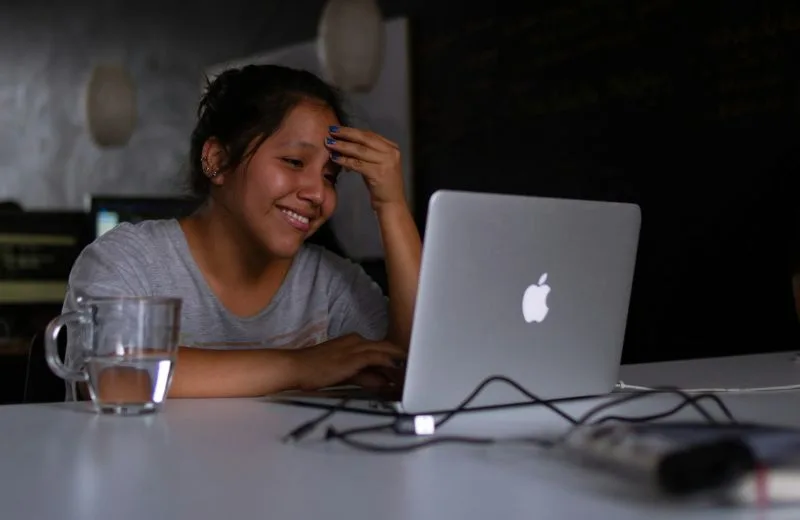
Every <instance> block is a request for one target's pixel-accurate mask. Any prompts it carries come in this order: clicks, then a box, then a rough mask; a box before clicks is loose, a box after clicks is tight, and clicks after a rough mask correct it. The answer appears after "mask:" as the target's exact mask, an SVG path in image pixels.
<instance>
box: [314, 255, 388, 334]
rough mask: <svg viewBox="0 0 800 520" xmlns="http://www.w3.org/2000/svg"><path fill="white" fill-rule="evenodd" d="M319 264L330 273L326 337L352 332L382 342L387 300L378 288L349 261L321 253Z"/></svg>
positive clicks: (360, 268) (384, 331)
mask: <svg viewBox="0 0 800 520" xmlns="http://www.w3.org/2000/svg"><path fill="white" fill-rule="evenodd" d="M323 261H324V262H325V263H327V264H328V266H329V267H330V268H331V269H332V270H333V281H332V283H331V289H330V295H329V296H330V300H329V301H330V305H329V324H328V336H329V337H330V338H331V339H333V338H338V337H341V336H346V335H347V334H353V333H355V334H359V335H361V336H363V337H364V338H366V339H369V340H372V341H380V340H383V339H385V338H386V333H387V330H388V326H389V318H388V316H389V311H388V300H387V299H386V296H384V294H383V291H382V290H381V288H380V286H379V285H378V284H377V283H375V281H374V280H373V279H372V278H370V276H369V275H368V274H367V273H366V271H364V269H363V268H362V267H361V266H360V265H358V264H356V263H354V262H352V261H350V260H346V259H344V258H341V257H338V256H336V255H333V254H332V253H328V252H325V253H324V254H323Z"/></svg>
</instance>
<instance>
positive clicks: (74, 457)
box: [0, 354, 800, 520]
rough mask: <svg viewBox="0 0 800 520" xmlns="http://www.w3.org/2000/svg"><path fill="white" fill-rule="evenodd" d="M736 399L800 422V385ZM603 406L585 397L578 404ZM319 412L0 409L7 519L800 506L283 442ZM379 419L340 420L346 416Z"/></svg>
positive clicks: (741, 410)
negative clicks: (691, 496) (670, 497)
mask: <svg viewBox="0 0 800 520" xmlns="http://www.w3.org/2000/svg"><path fill="white" fill-rule="evenodd" d="M787 359H788V355H786V354H782V355H776V356H767V357H763V358H758V359H754V358H751V357H748V358H743V359H742V360H740V363H738V364H737V363H735V362H725V363H728V364H729V365H730V366H734V367H735V368H730V367H729V369H728V370H729V371H730V372H731V373H732V374H734V375H735V372H736V371H737V370H745V371H746V372H747V373H748V374H752V373H754V372H760V373H761V374H762V375H764V374H765V372H764V371H761V370H758V368H759V367H757V366H756V365H758V363H760V367H761V368H762V369H763V370H766V371H769V370H775V369H776V367H779V366H780V367H783V364H782V363H783V362H785V361H786V360H787ZM704 363H705V364H707V365H708V366H717V367H718V366H720V363H719V362H708V361H702V362H691V363H689V364H680V363H679V364H677V365H675V364H672V365H670V364H666V365H662V366H667V367H672V369H673V375H674V376H675V377H687V376H686V370H687V367H688V368H692V367H694V370H692V371H690V372H691V373H694V372H697V373H702V372H703V371H705V370H708V367H707V366H706V367H705V369H704V366H703V364H704ZM723 365H724V363H723ZM676 366H677V368H676ZM742 367H744V369H743V368H742ZM782 369H785V370H786V372H785V373H781V374H782V375H781V377H784V378H791V376H792V374H793V373H794V372H793V371H792V370H794V367H792V366H790V367H789V368H786V367H783V368H781V370H782ZM652 370H653V369H652V368H651V367H647V366H641V367H625V369H624V370H623V378H624V379H625V380H626V382H628V383H630V384H664V383H669V382H670V381H668V380H669V377H668V374H667V371H665V370H663V369H661V370H656V371H655V375H658V376H659V377H660V378H661V380H658V381H652V380H645V379H646V378H647V376H648V371H652ZM797 372H798V377H797V378H795V379H794V381H795V382H800V368H798V369H797ZM715 374H716V375H715V377H717V379H716V380H715V381H714V382H715V383H717V384H721V383H724V381H722V379H724V378H722V379H720V378H721V377H722V376H721V371H720V370H719V369H718V370H716V371H715ZM649 375H650V376H652V375H653V373H650V374H649ZM706 375H708V374H706ZM701 379H702V378H701ZM699 382H700V381H698V383H699ZM787 382H788V379H787V380H781V381H779V382H778V383H779V384H787ZM732 383H733V382H732ZM751 383H752V381H751ZM706 384H708V383H706ZM740 384H741V382H740ZM758 384H759V386H763V385H765V384H769V380H761V381H760V382H759V383H758ZM703 386H705V385H703ZM725 400H726V402H727V403H728V404H729V405H730V406H731V408H732V411H733V412H734V413H735V414H737V416H738V418H739V419H749V420H762V421H768V422H772V423H777V424H789V425H795V426H800V392H782V393H769V394H738V395H729V396H726V397H725ZM667 401H669V403H668V402H667ZM672 402H674V398H672V397H670V396H659V397H649V398H647V400H646V402H645V401H639V402H638V403H633V404H632V405H631V406H630V407H629V408H628V409H627V410H626V411H627V412H628V413H648V412H651V413H652V412H653V411H657V410H659V409H665V408H668V407H669V404H670V403H672ZM589 406H590V403H585V402H584V403H573V404H572V405H570V406H569V407H568V409H569V411H572V412H575V411H580V410H586V409H588V408H589ZM318 413H319V412H318V411H316V410H309V409H303V408H294V407H289V406H286V405H281V404H276V403H269V402H265V401H264V400H245V399H230V400H224V399H220V400H183V401H171V402H169V403H168V404H167V406H166V409H165V411H164V413H162V414H159V415H155V416H149V417H138V418H115V417H100V416H96V415H93V414H91V413H87V412H86V411H85V409H84V408H83V406H82V405H76V404H46V405H14V406H5V407H0V439H2V442H0V511H1V512H2V513H1V515H2V518H3V519H4V520H21V519H35V520H41V519H50V518H53V519H56V518H58V519H63V520H94V519H114V520H129V519H133V520H157V519H162V518H163V519H187V520H201V519H224V520H228V519H230V520H233V519H256V518H258V519H261V518H264V519H270V520H283V519H292V520H315V519H339V518H341V519H347V520H361V519H369V520H394V519H401V518H402V519H413V520H421V519H433V520H445V519H459V520H462V519H463V520H471V519H476V520H477V519H480V520H485V519H498V520H499V519H503V520H506V519H509V520H510V519H517V518H519V519H525V520H530V519H537V520H539V519H549V518H566V519H572V518H591V519H592V520H600V519H613V520H626V519H637V520H638V519H641V518H647V519H648V520H656V519H661V518H682V519H694V518H703V519H711V518H714V519H717V518H718V519H743V518H752V519H771V518H798V517H800V510H799V509H793V510H775V511H770V512H768V513H767V514H764V513H759V512H757V511H755V510H736V509H729V508H727V509H726V508H723V507H711V506H708V505H697V504H683V503H679V502H674V503H669V502H665V501H659V500H657V499H654V498H653V497H651V496H648V495H647V494H642V493H640V492H639V491H638V490H637V489H636V488H634V487H632V486H630V485H629V484H628V483H627V482H625V481H624V480H618V479H615V478H612V477H610V476H608V475H606V474H604V473H599V472H592V471H588V470H586V469H582V468H579V467H577V466H574V465H571V464H568V463H564V462H562V461H559V460H557V459H554V458H551V457H547V456H543V455H541V454H539V453H538V452H537V450H536V449H535V448H532V447H526V446H520V445H495V446H465V445H441V446H435V447H431V448H427V449H424V450H422V451H417V452H412V453H406V454H400V455H397V454H391V455H386V454H373V453H365V452H359V451H354V450H353V449H351V448H348V447H346V446H343V445H340V444H334V443H324V442H321V441H319V440H318V439H319V437H320V436H321V433H322V432H321V431H320V432H318V433H317V434H315V435H312V436H311V438H309V439H308V440H306V441H303V442H301V443H299V444H296V445H291V444H284V443H281V442H280V438H281V437H282V436H283V435H284V434H285V433H286V432H288V431H289V430H290V429H292V428H293V427H294V426H296V425H297V424H299V423H300V422H303V421H304V420H306V419H308V418H311V417H313V416H315V415H316V414H318ZM689 413H691V412H689ZM375 421H376V419H375V418H366V417H363V416H354V415H341V416H339V415H337V416H336V417H335V418H334V419H333V424H335V425H337V426H342V427H344V426H347V425H355V424H367V423H374V422H375ZM564 424H565V423H561V422H560V420H558V419H555V418H553V416H552V414H551V413H549V412H547V411H546V410H541V409H536V410H533V409H526V410H517V411H514V412H502V413H497V412H492V413H491V415H486V414H481V415H480V416H478V415H471V416H465V417H463V418H461V419H458V420H457V421H456V422H454V423H453V426H452V428H451V429H452V431H457V432H458V433H471V434H475V435H477V434H485V433H495V434H506V433H509V434H513V433H520V432H523V431H524V432H526V433H534V432H535V431H536V430H537V429H542V430H544V429H547V428H549V427H550V426H557V427H561V426H563V425H564ZM373 440H376V439H373Z"/></svg>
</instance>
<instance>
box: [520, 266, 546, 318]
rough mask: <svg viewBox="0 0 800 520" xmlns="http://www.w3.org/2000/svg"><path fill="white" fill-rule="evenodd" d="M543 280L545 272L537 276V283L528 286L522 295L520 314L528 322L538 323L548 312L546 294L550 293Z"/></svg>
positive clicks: (544, 279)
mask: <svg viewBox="0 0 800 520" xmlns="http://www.w3.org/2000/svg"><path fill="white" fill-rule="evenodd" d="M545 282H547V273H544V274H543V275H542V276H541V277H539V282H538V283H535V284H533V285H530V286H528V288H527V289H525V294H524V295H523V296H522V316H523V317H524V318H525V321H526V322H528V323H530V322H532V321H535V322H537V323H540V322H542V321H543V320H544V319H545V317H546V316H547V313H548V312H550V309H549V308H548V307H547V295H548V294H550V286H549V285H547V284H546V283H545Z"/></svg>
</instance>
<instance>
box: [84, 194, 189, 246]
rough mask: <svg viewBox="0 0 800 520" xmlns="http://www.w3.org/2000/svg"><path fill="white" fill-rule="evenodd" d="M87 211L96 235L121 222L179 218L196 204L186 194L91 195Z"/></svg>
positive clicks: (187, 213)
mask: <svg viewBox="0 0 800 520" xmlns="http://www.w3.org/2000/svg"><path fill="white" fill-rule="evenodd" d="M87 202H88V204H87V205H88V206H89V213H90V214H91V218H92V222H93V223H94V229H95V238H96V237H99V236H100V235H102V234H103V233H106V232H107V231H109V230H110V229H112V228H113V227H114V226H116V225H117V224H119V223H120V222H130V223H137V222H141V221H143V220H155V219H169V218H180V217H184V216H186V215H189V214H190V213H192V212H193V211H194V210H195V209H197V207H198V206H199V204H200V202H199V201H198V200H196V199H191V198H187V197H121V196H112V195H91V196H90V197H89V198H88V201H87Z"/></svg>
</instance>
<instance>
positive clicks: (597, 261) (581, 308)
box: [402, 191, 641, 413]
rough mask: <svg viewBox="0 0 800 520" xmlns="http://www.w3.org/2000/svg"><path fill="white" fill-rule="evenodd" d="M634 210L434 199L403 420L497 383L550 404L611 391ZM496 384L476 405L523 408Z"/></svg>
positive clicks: (634, 235)
mask: <svg viewBox="0 0 800 520" xmlns="http://www.w3.org/2000/svg"><path fill="white" fill-rule="evenodd" d="M640 221H641V214H640V209H639V207H638V206H637V205H635V204H626V203H613V202H599V201H582V200H568V199H554V198H539V197H528V196H517V195H501V194H488V193H474V192H458V191H438V192H436V193H434V195H433V196H432V197H431V199H430V202H429V209H428V217H427V225H426V230H425V240H424V246H423V257H422V270H421V273H420V285H419V291H418V294H417V303H416V309H415V316H414V328H413V331H412V337H411V345H410V351H409V358H408V361H407V372H406V380H405V385H404V388H403V396H402V406H403V409H404V411H406V412H409V413H417V412H423V411H428V410H440V409H450V408H454V407H456V406H458V404H459V403H460V402H461V401H463V399H464V398H465V397H467V396H468V395H469V394H470V393H471V392H472V391H473V390H474V389H475V388H476V386H477V385H478V384H480V383H481V382H482V381H483V380H484V379H486V378H487V377H489V376H492V375H501V376H506V377H508V378H510V379H512V380H514V381H515V382H517V383H519V384H521V385H523V386H524V387H526V388H527V389H528V390H529V391H531V392H533V393H534V394H536V395H538V396H539V397H542V398H567V397H577V396H584V395H598V394H606V393H608V392H611V391H612V390H613V388H614V385H615V383H616V382H617V375H618V371H619V363H620V358H621V353H622V346H623V340H624V336H625V324H626V318H627V313H628V304H629V299H630V292H631V285H632V283H633V272H634V266H635V261H636V252H637V246H638V240H639V228H640ZM527 400H528V399H527V398H526V397H524V396H523V395H521V394H520V393H519V392H517V391H516V390H514V389H512V388H510V387H508V386H506V385H503V384H502V383H494V384H492V385H490V386H489V387H487V388H486V389H485V391H483V392H482V393H481V394H480V396H479V397H478V398H477V399H476V400H475V401H473V403H472V404H473V405H492V404H503V403H509V402H520V401H527Z"/></svg>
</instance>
